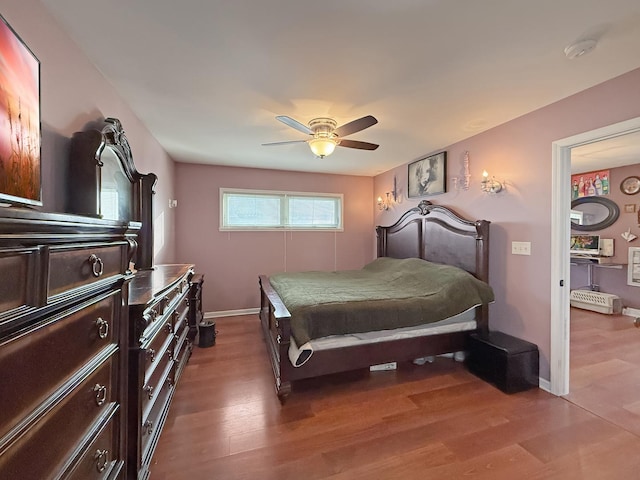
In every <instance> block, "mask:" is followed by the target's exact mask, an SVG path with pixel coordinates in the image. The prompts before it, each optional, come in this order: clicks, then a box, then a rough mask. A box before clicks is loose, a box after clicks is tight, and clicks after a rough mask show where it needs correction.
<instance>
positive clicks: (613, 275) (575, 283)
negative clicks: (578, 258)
mask: <svg viewBox="0 0 640 480" xmlns="http://www.w3.org/2000/svg"><path fill="white" fill-rule="evenodd" d="M638 163H639V164H637V165H628V166H626V167H620V168H614V169H611V170H610V173H611V177H610V179H611V180H610V184H611V187H610V193H609V195H607V197H606V198H608V199H609V200H612V201H613V202H615V203H616V204H617V205H618V207H620V218H618V220H617V221H616V222H615V223H614V224H613V225H611V226H610V227H607V228H605V229H603V230H598V231H594V232H584V233H585V234H594V235H600V236H601V237H602V238H612V239H613V244H614V253H615V255H614V257H613V258H612V261H613V262H614V263H617V264H622V265H623V267H622V268H621V269H618V268H594V269H593V279H592V282H593V283H595V284H597V285H599V286H600V291H602V292H606V293H615V294H616V295H618V296H619V297H620V298H621V300H622V303H623V305H624V306H627V307H634V308H640V288H639V287H634V286H630V285H627V266H626V263H627V259H628V254H629V250H628V247H637V246H640V243H638V240H636V241H634V242H631V243H627V242H626V241H625V240H624V239H623V238H622V237H621V236H620V234H621V233H622V232H625V231H626V230H627V229H628V228H630V229H631V232H632V233H634V234H635V235H637V236H639V237H640V228H638V223H639V222H638V213H625V211H624V206H625V204H633V205H635V206H636V209H638V208H640V195H626V194H624V193H622V191H621V190H620V182H622V180H624V179H625V178H627V177H628V176H630V175H635V176H638V175H640V158H639V159H638ZM574 233H581V232H577V231H576V232H574ZM588 283H589V282H588V281H587V267H586V266H584V265H576V266H572V267H571V288H572V289H573V288H579V287H583V286H586V285H588Z"/></svg>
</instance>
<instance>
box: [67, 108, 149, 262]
mask: <svg viewBox="0 0 640 480" xmlns="http://www.w3.org/2000/svg"><path fill="white" fill-rule="evenodd" d="M69 167H70V168H69V177H70V184H71V185H72V188H69V189H68V195H67V211H68V212H69V213H74V214H77V215H88V216H92V217H97V218H101V219H104V220H112V221H117V222H139V223H142V226H141V228H140V231H139V233H138V237H137V239H136V242H137V249H136V253H135V255H134V263H135V267H136V269H138V270H141V269H149V268H152V267H153V194H154V193H155V192H154V190H153V189H154V186H155V183H156V181H157V177H156V176H155V175H154V174H153V173H148V174H142V173H140V172H138V171H137V169H136V167H135V164H134V163H133V156H132V154H131V148H130V146H129V141H128V140H127V137H126V135H125V133H124V129H123V128H122V124H121V123H120V121H119V120H118V119H116V118H106V119H104V120H103V121H101V122H97V123H96V124H92V125H91V127H90V128H88V129H86V130H84V131H82V132H77V133H76V134H75V135H74V136H73V138H72V139H71V155H70V159H69Z"/></svg>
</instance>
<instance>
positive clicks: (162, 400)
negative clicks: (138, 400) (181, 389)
mask: <svg viewBox="0 0 640 480" xmlns="http://www.w3.org/2000/svg"><path fill="white" fill-rule="evenodd" d="M173 388H174V387H173V385H172V384H170V383H169V382H165V383H164V385H163V386H162V389H161V390H160V391H159V392H158V398H157V400H156V402H155V403H154V404H153V408H152V409H151V411H150V412H149V414H148V415H147V416H146V418H143V419H142V430H141V440H142V463H143V464H144V463H148V462H150V461H151V458H149V457H150V454H151V453H152V452H151V447H152V446H153V444H154V442H153V441H152V440H153V439H154V438H156V437H157V435H160V431H161V430H162V427H163V426H164V422H165V420H166V415H167V413H168V411H169V403H168V402H169V399H170V397H171V394H172V393H173Z"/></svg>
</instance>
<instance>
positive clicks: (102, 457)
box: [93, 450, 109, 473]
mask: <svg viewBox="0 0 640 480" xmlns="http://www.w3.org/2000/svg"><path fill="white" fill-rule="evenodd" d="M93 458H94V459H95V461H96V468H97V469H98V472H100V473H102V472H104V471H105V469H106V468H107V463H108V461H109V450H96V453H95V455H94V456H93Z"/></svg>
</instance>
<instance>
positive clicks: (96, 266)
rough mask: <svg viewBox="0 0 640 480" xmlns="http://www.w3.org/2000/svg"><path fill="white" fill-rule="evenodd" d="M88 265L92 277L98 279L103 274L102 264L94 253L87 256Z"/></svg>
mask: <svg viewBox="0 0 640 480" xmlns="http://www.w3.org/2000/svg"><path fill="white" fill-rule="evenodd" d="M89 263H90V264H91V271H92V272H93V276H94V277H99V276H100V275H102V274H103V273H104V263H103V262H102V259H101V258H100V257H99V256H97V255H96V254H95V253H92V254H91V255H90V256H89Z"/></svg>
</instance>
